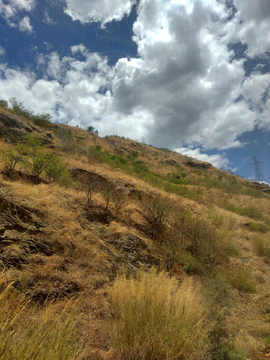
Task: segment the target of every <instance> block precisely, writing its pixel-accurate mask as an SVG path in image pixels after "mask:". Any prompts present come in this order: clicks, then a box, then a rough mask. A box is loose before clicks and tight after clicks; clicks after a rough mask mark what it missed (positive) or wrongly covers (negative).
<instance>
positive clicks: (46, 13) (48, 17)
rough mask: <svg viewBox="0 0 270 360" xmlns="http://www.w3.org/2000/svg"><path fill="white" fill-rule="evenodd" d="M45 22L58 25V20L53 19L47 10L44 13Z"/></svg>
mask: <svg viewBox="0 0 270 360" xmlns="http://www.w3.org/2000/svg"><path fill="white" fill-rule="evenodd" d="M42 21H43V22H44V23H45V24H48V25H56V24H57V21H55V20H53V19H52V18H50V16H49V14H48V12H47V11H45V13H44V19H43V20H42Z"/></svg>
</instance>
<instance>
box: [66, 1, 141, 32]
mask: <svg viewBox="0 0 270 360" xmlns="http://www.w3.org/2000/svg"><path fill="white" fill-rule="evenodd" d="M135 2H136V0H114V1H111V0H91V1H85V0H66V5H67V6H66V8H65V13H66V14H67V15H69V16H70V17H71V18H72V19H73V20H79V21H81V22H82V23H87V22H96V21H100V22H101V23H102V25H103V26H104V24H106V23H108V22H110V21H112V20H121V19H122V18H123V17H124V16H125V15H129V14H130V11H131V8H132V5H133V4H134V3H135Z"/></svg>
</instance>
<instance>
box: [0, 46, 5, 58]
mask: <svg viewBox="0 0 270 360" xmlns="http://www.w3.org/2000/svg"><path fill="white" fill-rule="evenodd" d="M5 55H6V50H5V49H4V48H3V47H2V46H0V57H4V56H5Z"/></svg>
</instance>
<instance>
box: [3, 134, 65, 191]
mask: <svg viewBox="0 0 270 360" xmlns="http://www.w3.org/2000/svg"><path fill="white" fill-rule="evenodd" d="M4 159H5V168H6V172H7V174H8V175H12V173H13V172H14V170H15V167H16V165H17V164H18V163H20V164H21V165H22V166H24V167H25V168H28V169H30V172H31V174H32V175H33V177H34V178H35V180H36V181H39V178H40V176H41V174H42V173H45V174H46V175H47V176H48V177H49V179H51V180H54V181H57V182H59V183H60V184H62V185H65V186H68V185H71V184H72V176H71V174H70V172H69V170H68V168H67V165H66V164H65V163H64V162H63V161H62V160H61V158H60V157H59V156H58V155H57V154H55V153H52V152H48V151H46V150H45V146H44V145H43V144H42V139H40V137H38V136H37V135H34V136H27V137H26V139H25V144H21V145H18V146H16V147H15V148H10V149H7V150H5V151H4Z"/></svg>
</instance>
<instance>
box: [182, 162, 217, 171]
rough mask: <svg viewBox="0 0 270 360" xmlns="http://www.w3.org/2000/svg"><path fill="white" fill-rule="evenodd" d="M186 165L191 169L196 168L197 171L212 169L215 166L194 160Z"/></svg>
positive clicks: (185, 163)
mask: <svg viewBox="0 0 270 360" xmlns="http://www.w3.org/2000/svg"><path fill="white" fill-rule="evenodd" d="M184 165H186V166H190V167H195V168H197V169H210V168H211V167H212V166H213V165H212V164H210V163H207V162H196V161H193V160H188V161H186V162H184Z"/></svg>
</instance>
